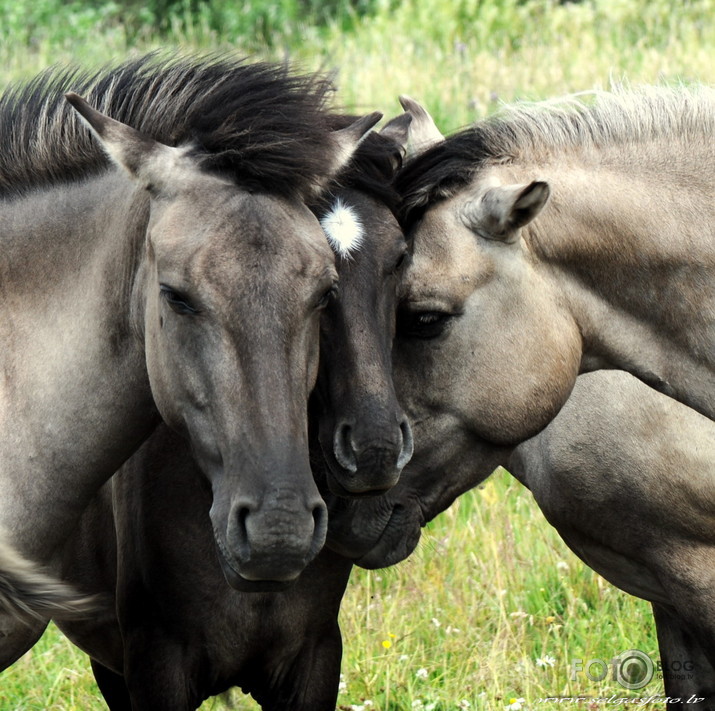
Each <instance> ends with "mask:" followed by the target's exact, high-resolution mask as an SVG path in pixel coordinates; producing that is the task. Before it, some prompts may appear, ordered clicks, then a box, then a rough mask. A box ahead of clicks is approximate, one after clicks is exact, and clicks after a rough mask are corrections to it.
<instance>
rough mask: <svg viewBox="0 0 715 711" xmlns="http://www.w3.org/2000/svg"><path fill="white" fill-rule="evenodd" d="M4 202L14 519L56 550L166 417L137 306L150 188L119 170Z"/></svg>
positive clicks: (4, 362)
mask: <svg viewBox="0 0 715 711" xmlns="http://www.w3.org/2000/svg"><path fill="white" fill-rule="evenodd" d="M0 209H2V210H3V221H4V224H5V226H6V227H5V228H4V230H3V234H2V243H3V259H2V266H1V267H0V283H2V292H1V293H2V299H3V301H4V306H5V309H4V311H5V313H6V314H9V317H8V318H5V319H4V320H3V321H2V323H0V337H1V338H2V342H3V343H4V344H6V347H5V348H3V350H2V353H0V367H1V368H2V370H1V371H0V372H3V373H4V374H5V377H4V379H3V380H2V381H0V441H1V442H2V445H0V447H1V449H0V453H1V454H2V456H0V488H2V489H3V491H4V492H7V497H6V499H5V501H4V502H3V504H2V521H3V525H4V526H5V527H6V528H8V529H10V530H13V531H17V539H18V541H21V543H22V548H23V549H24V550H25V551H27V552H32V551H33V548H36V550H37V551H38V552H39V551H40V550H41V551H43V552H46V551H47V549H48V545H47V544H48V538H50V537H51V536H53V535H56V536H58V537H61V536H62V535H63V534H64V533H65V532H66V529H67V528H68V527H69V526H70V524H71V522H72V520H73V519H74V518H75V516H76V515H77V513H78V512H79V511H81V509H82V508H83V507H84V505H85V504H86V502H87V501H88V500H89V498H90V497H91V495H92V494H93V493H94V491H95V490H96V489H97V488H98V487H99V486H100V485H101V483H102V481H104V480H105V479H107V478H108V477H109V476H111V474H112V473H113V472H114V471H115V469H117V468H118V467H119V465H120V464H121V462H122V461H123V460H124V459H125V458H126V457H127V456H128V455H129V454H131V452H132V451H133V450H134V449H136V447H137V446H139V443H140V442H141V441H142V440H143V438H144V437H145V436H146V435H147V434H148V433H149V431H151V429H152V428H153V426H154V424H155V422H156V417H157V416H156V413H155V410H154V407H153V402H152V400H151V393H150V390H149V385H148V380H147V375H146V367H145V364H144V357H143V350H142V345H141V343H140V342H139V341H138V339H137V338H136V336H135V335H134V333H133V332H132V330H133V329H132V328H131V323H130V316H129V314H130V310H131V309H130V302H131V292H132V288H133V281H134V274H135V273H136V270H137V269H138V265H139V262H140V258H139V246H140V244H141V238H142V235H143V232H142V229H143V227H142V225H143V224H145V223H146V218H147V210H146V199H145V198H144V197H143V196H141V197H140V196H139V194H138V193H137V192H136V189H135V188H134V187H133V186H132V185H131V184H130V183H129V181H128V180H127V179H125V178H123V177H122V176H120V175H118V174H115V173H111V174H107V175H105V176H103V177H101V178H97V179H93V180H91V181H87V182H84V183H81V184H75V185H69V186H64V187H55V188H52V189H47V190H44V191H42V192H36V193H33V194H31V195H28V196H26V197H24V198H22V199H16V200H14V201H12V202H6V203H5V204H3V205H2V206H0ZM38 512H42V513H45V514H46V516H44V517H43V516H38ZM39 519H41V520H42V524H41V525H38V524H37V522H38V520H39ZM26 521H32V522H33V528H32V531H30V532H29V533H28V531H26V530H25V528H26V523H25V522H26ZM43 539H44V540H43Z"/></svg>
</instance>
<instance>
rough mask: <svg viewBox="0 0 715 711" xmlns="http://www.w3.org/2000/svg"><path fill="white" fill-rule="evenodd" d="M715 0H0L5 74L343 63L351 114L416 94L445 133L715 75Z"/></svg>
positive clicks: (339, 67) (338, 66)
mask: <svg viewBox="0 0 715 711" xmlns="http://www.w3.org/2000/svg"><path fill="white" fill-rule="evenodd" d="M713 18H715V0H682V1H681V2H678V3H672V2H670V0H581V1H580V2H563V1H559V0H273V1H268V0H243V1H241V0H146V1H145V0H127V1H126V2H115V1H108V0H69V1H64V0H33V1H32V2H30V1H27V0H26V1H22V2H20V1H19V0H0V67H2V70H0V82H2V81H3V80H4V81H5V82H7V81H8V80H11V79H15V78H24V77H28V76H31V75H32V74H34V73H36V72H37V71H38V70H39V69H42V68H44V67H45V66H47V65H49V64H53V63H57V62H59V63H66V62H72V61H74V62H79V63H81V64H83V65H84V66H97V65H99V64H103V63H106V62H108V61H112V60H115V59H117V58H123V57H126V56H127V55H128V54H131V53H138V52H142V51H145V50H147V49H152V48H154V47H159V46H166V45H171V46H176V47H182V48H185V49H189V50H208V49H210V50H233V51H237V52H239V53H242V54H248V55H252V56H255V57H257V58H267V59H284V58H288V59H290V60H292V61H293V62H296V63H298V64H300V65H301V66H302V67H303V68H305V69H308V70H317V69H321V70H326V71H334V72H335V73H336V78H337V81H338V85H339V87H340V89H341V93H340V101H341V102H342V103H343V104H344V105H346V106H347V107H348V108H351V109H358V110H359V109H372V108H379V109H381V110H382V111H384V112H386V113H389V112H390V111H397V110H399V108H398V106H397V102H396V100H395V97H396V95H397V94H398V93H407V94H410V95H414V96H415V98H418V99H420V100H422V101H424V102H425V103H426V104H427V105H428V106H429V107H430V108H431V110H432V112H433V113H434V115H435V117H436V119H437V122H438V125H440V127H441V128H443V130H452V129H454V128H456V127H458V126H461V125H464V124H465V123H467V122H469V121H472V120H474V119H475V118H479V117H480V116H483V115H484V114H486V113H489V112H491V111H493V110H494V109H495V108H496V107H497V106H498V104H499V102H500V101H511V100H513V99H514V98H517V97H520V98H543V97H545V96H553V95H555V94H562V93H566V92H570V91H579V90H585V89H591V88H594V87H605V86H607V85H608V84H609V82H610V81H611V80H613V79H615V80H620V79H622V78H623V77H626V78H628V79H629V80H631V81H633V82H639V81H644V82H655V81H658V80H662V79H666V80H677V79H684V80H701V81H711V79H712V76H713V70H714V69H715V67H714V64H715V59H714V56H715V52H714V51H713V48H714V47H715V20H714V19H713Z"/></svg>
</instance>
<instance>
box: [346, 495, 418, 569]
mask: <svg viewBox="0 0 715 711" xmlns="http://www.w3.org/2000/svg"><path fill="white" fill-rule="evenodd" d="M417 510H418V511H419V513H418V514H417V515H414V511H412V509H408V508H407V507H406V506H404V505H402V504H396V505H395V506H394V507H393V509H392V513H391V514H390V518H389V519H388V521H387V523H386V524H385V526H384V528H383V529H382V531H381V533H380V535H379V536H378V537H377V540H376V541H375V543H374V545H373V546H372V547H371V548H370V550H369V551H368V552H367V553H364V554H362V555H361V556H359V557H358V558H355V559H354V560H353V562H354V563H355V565H358V566H360V567H361V568H366V569H368V570H374V569H376V568H387V567H389V566H391V565H395V564H396V563H400V562H401V561H403V560H405V558H407V557H408V556H410V555H411V554H412V553H413V552H414V550H415V548H417V544H418V543H419V541H420V537H421V535H422V527H423V526H424V525H425V523H426V521H425V518H424V516H423V514H422V511H421V509H420V508H419V507H417Z"/></svg>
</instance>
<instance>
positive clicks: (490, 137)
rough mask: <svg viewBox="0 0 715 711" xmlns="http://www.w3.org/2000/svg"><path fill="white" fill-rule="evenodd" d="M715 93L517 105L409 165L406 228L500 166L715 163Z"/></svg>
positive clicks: (673, 91) (636, 92)
mask: <svg viewBox="0 0 715 711" xmlns="http://www.w3.org/2000/svg"><path fill="white" fill-rule="evenodd" d="M714 137H715V89H713V88H708V87H705V86H694V87H684V86H678V87H665V86H643V87H639V88H635V89H633V88H628V87H626V88H624V87H617V88H614V89H613V90H612V91H599V92H589V93H581V94H574V95H572V96H567V97H565V98H561V99H555V100H550V101H543V102H538V103H526V102H521V103H516V104H512V105H510V106H506V107H504V108H503V109H502V110H501V111H500V112H498V113H497V114H495V115H494V116H490V117H489V118H486V119H484V120H482V121H478V122H477V123H475V124H474V125H473V126H470V127H469V128H465V129H464V130H462V131H458V132H457V133H454V134H452V135H451V136H449V137H447V139H446V140H444V141H442V142H441V143H438V144H436V145H435V146H433V147H432V148H430V149H429V150H427V151H425V152H424V153H422V154H420V155H418V156H417V157H415V158H414V159H412V160H411V161H409V162H407V163H406V164H405V166H404V167H403V169H402V170H401V171H400V173H399V174H398V175H397V178H396V180H395V187H396V189H397V190H398V192H399V193H400V194H401V195H402V199H403V200H402V208H403V212H402V215H401V220H402V222H403V225H404V226H405V228H406V229H409V228H410V225H411V224H413V223H414V222H415V221H416V220H418V219H419V218H420V216H421V214H422V212H423V211H424V210H425V208H426V207H427V206H428V205H430V204H432V203H434V202H435V201H439V200H443V199H445V198H448V197H450V196H451V195H454V194H455V193H456V192H458V191H459V190H461V189H463V188H464V187H465V186H466V185H468V184H469V183H470V182H471V181H472V179H473V177H474V176H475V175H476V174H477V173H478V172H479V171H481V170H483V169H484V168H485V167H487V166H489V165H494V164H508V163H530V162H531V163H538V164H539V165H547V164H549V163H553V162H561V161H563V160H567V159H568V158H569V156H573V157H574V158H575V159H576V160H578V161H579V162H581V163H584V164H588V163H589V162H590V163H600V164H611V165H616V166H620V167H623V165H624V163H625V164H626V165H628V166H629V169H634V168H636V167H639V168H640V169H642V170H647V169H648V168H647V167H645V166H646V163H649V164H650V166H652V168H651V169H652V170H660V169H662V168H664V167H668V166H669V165H672V164H673V161H678V159H680V160H681V161H684V160H689V161H691V162H692V161H693V159H695V160H697V161H698V162H700V163H701V164H702V165H705V166H708V165H709V162H712V161H713V160H715V155H713V153H714V152H715V138H714Z"/></svg>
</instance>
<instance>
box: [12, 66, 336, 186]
mask: <svg viewBox="0 0 715 711" xmlns="http://www.w3.org/2000/svg"><path fill="white" fill-rule="evenodd" d="M69 90H72V91H75V92H77V93H78V94H80V95H82V96H84V97H85V98H86V99H87V100H88V101H89V103H90V104H92V105H93V106H94V107H95V108H97V109H98V110H99V111H101V112H102V113H105V114H107V115H108V116H111V117H112V118H114V119H116V120H118V121H121V122H123V123H126V124H128V125H130V126H132V127H133V128H135V129H137V130H139V131H141V132H143V133H145V134H147V135H149V136H151V137H152V138H154V139H156V140H158V141H161V142H162V143H166V144H168V145H171V146H176V145H180V144H193V146H195V148H196V151H197V152H198V154H199V156H200V160H201V163H202V165H203V166H204V167H205V169H207V170H210V171H219V172H222V173H227V174H229V175H231V176H232V177H233V179H235V181H236V182H237V183H239V184H241V185H245V186H247V187H250V188H254V189H258V190H261V191H264V192H269V193H272V194H277V195H281V196H285V197H290V196H301V197H302V196H305V195H308V194H310V193H311V192H312V191H313V190H314V188H315V187H316V186H317V185H319V184H320V183H321V178H322V177H323V176H324V175H325V166H326V165H329V164H331V162H332V154H333V151H334V146H333V140H332V136H331V126H330V125H329V124H328V117H329V114H328V113H327V108H326V107H327V100H328V97H329V95H330V94H331V93H332V91H333V86H332V84H331V83H330V82H329V81H328V80H326V79H325V78H322V77H320V76H319V75H305V76H301V75H296V74H293V73H291V72H290V71H289V68H288V67H287V65H282V64H270V63H265V62H260V63H248V62H246V61H245V60H241V59H235V58H229V57H227V56H221V55H209V56H204V57H197V56H191V55H189V56H181V57H178V58H176V57H169V56H167V54H166V53H161V52H155V53H151V54H148V55H145V56H143V57H141V58H139V59H136V60H131V61H127V62H124V63H122V64H119V65H116V66H109V67H105V68H104V69H101V70H99V71H98V72H95V73H87V72H84V71H81V70H80V69H77V68H64V69H63V68H59V69H58V68H53V69H50V70H48V71H45V72H44V73H42V74H40V75H39V76H38V77H36V78H35V79H33V80H31V81H29V82H27V83H25V84H18V85H14V86H11V87H10V88H9V89H8V90H7V91H5V93H4V94H3V95H2V97H0V145H1V146H2V150H1V151H0V195H1V196H10V197H12V196H17V195H21V194H24V193H26V192H28V191H29V190H32V189H35V188H38V187H42V186H48V185H52V184H57V183H67V182H72V181H78V180H82V179H85V178H86V177H87V176H88V175H91V174H96V173H100V172H102V171H104V170H106V169H107V168H108V166H109V161H108V159H107V157H106V155H105V154H104V153H103V151H102V150H101V148H100V147H99V146H98V144H97V142H96V141H95V140H94V138H93V137H92V136H91V133H90V132H89V131H88V129H87V128H86V127H85V126H84V125H83V124H82V123H81V121H80V120H79V117H78V116H77V115H76V113H75V112H74V110H73V109H72V108H71V107H70V106H69V104H68V103H67V102H66V100H65V99H64V93H65V92H66V91H69Z"/></svg>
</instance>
